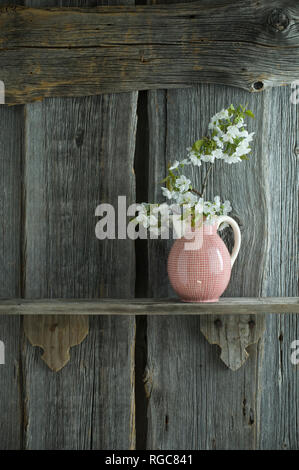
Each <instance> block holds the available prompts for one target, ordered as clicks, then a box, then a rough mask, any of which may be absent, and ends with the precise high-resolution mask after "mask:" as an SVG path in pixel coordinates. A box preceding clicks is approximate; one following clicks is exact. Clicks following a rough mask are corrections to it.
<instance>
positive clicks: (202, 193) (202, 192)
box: [199, 165, 213, 197]
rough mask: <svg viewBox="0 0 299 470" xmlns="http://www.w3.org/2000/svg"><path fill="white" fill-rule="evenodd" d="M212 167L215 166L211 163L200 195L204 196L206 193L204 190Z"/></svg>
mask: <svg viewBox="0 0 299 470" xmlns="http://www.w3.org/2000/svg"><path fill="white" fill-rule="evenodd" d="M212 168H213V165H210V168H209V169H208V171H207V174H206V176H205V179H204V182H203V185H202V190H201V193H200V194H199V195H200V197H203V195H204V192H205V190H206V186H207V182H208V178H209V174H210V172H211V170H212Z"/></svg>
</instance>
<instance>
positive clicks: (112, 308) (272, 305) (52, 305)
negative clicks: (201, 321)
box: [0, 297, 299, 315]
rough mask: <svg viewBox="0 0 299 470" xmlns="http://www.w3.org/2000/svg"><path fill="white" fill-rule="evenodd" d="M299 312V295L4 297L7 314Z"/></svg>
mask: <svg viewBox="0 0 299 470" xmlns="http://www.w3.org/2000/svg"><path fill="white" fill-rule="evenodd" d="M251 313H298V314H299V297H267V298H250V297H248V298H245V297H240V298H238V297H236V298H226V297H223V298H221V299H220V301H219V302H215V303H183V302H181V301H180V300H178V299H159V300H156V299H130V300H127V299H115V300H113V299H99V300H85V299H84V300H83V299H82V300H81V299H80V300H76V299H50V300H47V299H43V300H23V299H10V300H0V314H3V315H56V314H63V315H206V314H218V315H223V314H228V315H232V314H238V315H240V314H247V315H248V314H251Z"/></svg>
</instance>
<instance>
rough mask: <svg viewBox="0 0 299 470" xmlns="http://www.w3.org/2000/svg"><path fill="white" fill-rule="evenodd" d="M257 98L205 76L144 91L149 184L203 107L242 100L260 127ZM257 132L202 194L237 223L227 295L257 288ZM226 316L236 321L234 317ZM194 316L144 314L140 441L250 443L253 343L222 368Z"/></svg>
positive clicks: (177, 155) (160, 275)
mask: <svg viewBox="0 0 299 470" xmlns="http://www.w3.org/2000/svg"><path fill="white" fill-rule="evenodd" d="M264 99H265V98H264V97H263V96H262V95H248V94H245V93H244V92H242V91H238V90H236V89H232V88H228V87H221V86H214V85H202V86H200V87H197V88H194V89H192V90H189V89H187V90H176V91H174V90H167V91H166V92H162V91H161V92H150V102H149V116H150V133H151V135H152V139H153V143H152V144H151V148H152V151H151V155H150V158H151V161H152V163H151V168H152V173H151V180H150V181H151V182H152V184H154V182H155V181H159V180H161V179H162V177H163V176H164V174H165V171H166V167H164V168H163V166H161V163H159V162H160V161H164V162H165V160H166V162H167V161H170V160H171V161H172V160H175V159H182V158H184V155H185V154H186V147H188V146H189V145H190V144H192V142H194V141H195V140H196V139H197V138H199V137H200V136H201V135H205V133H206V130H207V123H208V120H209V118H210V116H212V115H213V114H214V113H215V112H216V111H218V110H220V109H221V108H223V107H224V106H227V105H230V104H231V103H245V102H247V103H248V106H249V108H250V109H252V110H253V112H255V113H256V115H257V119H256V121H254V122H252V123H250V127H249V128H250V129H251V130H256V131H257V130H259V129H262V128H263V115H264V113H263V110H264V104H263V102H264ZM164 127H165V130H164V131H163V130H162V131H160V129H163V128H164ZM262 135H263V133H262V132H260V133H258V136H257V139H256V142H255V147H254V154H253V157H252V158H251V159H250V161H249V162H247V163H246V164H245V165H240V166H238V165H234V166H227V165H226V166H225V165H221V164H220V165H218V169H217V170H216V171H214V174H212V177H211V179H210V186H209V187H210V190H209V192H208V193H207V197H210V196H211V195H212V194H213V195H217V194H220V195H221V197H222V198H228V199H230V200H231V201H232V204H233V207H234V216H235V217H238V219H239V220H238V221H239V222H240V225H241V230H242V238H243V244H242V247H241V252H240V255H239V258H238V260H237V261H236V264H235V265H234V269H233V272H232V278H231V282H230V285H229V288H228V290H227V292H226V295H230V296H238V295H242V296H244V295H245V296H246V295H252V296H259V295H260V292H261V289H262V285H263V276H264V263H265V256H266V254H265V253H267V246H268V245H267V239H266V238H265V236H264V234H265V233H267V225H266V223H267V210H268V208H267V200H266V175H265V165H266V164H265V160H264V158H263V148H262ZM153 150H154V151H153ZM164 155H165V156H166V157H164ZM265 158H266V157H265ZM201 170H202V171H201V172H198V173H197V172H193V170H192V169H191V173H190V176H191V177H192V181H193V182H194V183H195V187H197V186H199V184H200V179H201V178H202V177H203V176H204V169H201ZM232 182H233V184H232ZM252 188H254V190H252ZM153 197H155V194H152V199H153ZM256 207H259V211H258V212H257V211H256ZM265 216H266V217H265ZM265 218H266V220H265ZM230 236H231V235H230V232H228V233H227V234H226V235H225V237H224V238H225V240H226V242H227V243H228V244H230V243H231V239H230ZM159 243H160V242H159ZM159 243H155V242H152V245H151V248H150V253H149V263H150V278H151V279H153V280H154V289H153V292H152V295H154V296H160V297H161V296H163V295H164V296H167V295H170V291H169V287H168V283H167V273H166V256H167V253H166V252H164V253H165V257H164V259H161V250H160V245H159ZM155 245H156V246H155ZM256 260H259V262H256ZM220 318H221V321H222V322H223V325H224V327H225V323H224V322H226V321H227V322H230V321H232V320H231V317H229V318H227V319H225V320H224V319H223V317H220ZM233 321H234V322H237V323H236V324H238V321H239V324H240V325H241V323H242V318H241V317H240V318H239V320H238V319H234V320H233ZM201 322H202V318H200V319H199V318H195V317H192V318H191V317H187V318H184V317H183V316H177V317H175V318H173V319H167V318H162V317H161V318H154V317H148V337H147V343H148V364H147V376H146V388H147V391H148V397H149V407H148V444H147V445H148V448H149V449H156V448H166V449H178V448H179V449H213V448H216V449H246V448H255V447H256V445H257V443H256V435H257V430H258V403H257V399H256V395H257V393H258V389H259V382H258V376H257V375H256V370H257V367H258V364H259V362H260V360H261V359H260V358H261V353H260V347H261V344H260V343H258V344H257V345H254V346H250V347H249V349H248V350H249V351H250V357H249V359H248V361H247V362H246V365H245V366H244V367H243V368H241V369H239V370H238V371H237V372H232V371H229V370H227V369H226V368H225V366H224V364H221V362H220V361H219V359H218V358H217V351H216V348H215V347H214V346H210V345H208V344H207V343H206V340H205V338H204V337H203V336H201V334H200V326H201ZM166 384H167V387H166Z"/></svg>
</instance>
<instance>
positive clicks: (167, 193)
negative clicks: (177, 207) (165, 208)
mask: <svg viewBox="0 0 299 470" xmlns="http://www.w3.org/2000/svg"><path fill="white" fill-rule="evenodd" d="M161 189H162V194H163V196H165V197H167V199H173V198H174V196H175V191H169V189H167V188H164V187H162V188H161Z"/></svg>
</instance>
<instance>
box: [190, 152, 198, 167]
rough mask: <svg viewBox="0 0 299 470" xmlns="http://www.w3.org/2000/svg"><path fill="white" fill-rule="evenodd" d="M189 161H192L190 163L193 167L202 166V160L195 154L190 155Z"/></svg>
mask: <svg viewBox="0 0 299 470" xmlns="http://www.w3.org/2000/svg"><path fill="white" fill-rule="evenodd" d="M189 160H190V163H192V165H194V166H201V161H200V158H199V157H198V156H197V155H196V153H195V152H191V153H190V154H189Z"/></svg>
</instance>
